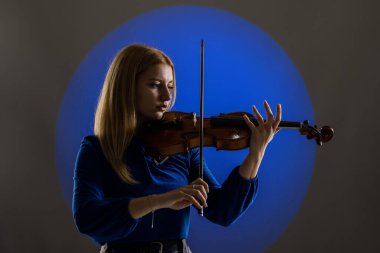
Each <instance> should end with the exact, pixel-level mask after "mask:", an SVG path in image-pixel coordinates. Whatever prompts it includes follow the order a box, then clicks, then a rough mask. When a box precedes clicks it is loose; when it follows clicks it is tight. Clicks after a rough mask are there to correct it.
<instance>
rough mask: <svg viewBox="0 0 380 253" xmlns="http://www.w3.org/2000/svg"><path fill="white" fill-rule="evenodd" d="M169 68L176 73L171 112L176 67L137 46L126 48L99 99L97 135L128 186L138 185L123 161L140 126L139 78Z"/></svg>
mask: <svg viewBox="0 0 380 253" xmlns="http://www.w3.org/2000/svg"><path fill="white" fill-rule="evenodd" d="M160 63H163V64H167V65H169V66H170V67H171V68H172V71H173V84H174V89H173V94H172V99H171V101H170V105H169V109H171V108H172V107H173V105H174V102H175V97H176V88H175V87H176V85H175V77H174V65H173V63H172V61H171V60H170V58H169V57H168V56H167V55H165V54H164V53H163V52H162V51H160V50H158V49H156V48H152V47H149V46H145V45H140V44H134V45H130V46H128V47H125V48H123V49H122V50H121V51H119V53H118V54H117V55H116V57H115V58H114V59H113V61H112V63H111V65H110V67H109V69H108V72H107V75H106V78H105V81H104V84H103V88H102V91H101V94H100V97H99V101H98V106H97V109H96V113H95V123H94V134H95V135H96V136H97V138H98V139H99V142H100V145H101V147H102V149H103V153H104V155H105V156H106V158H107V159H108V161H109V162H110V164H111V165H112V168H113V169H114V171H115V172H116V173H117V174H118V176H119V177H120V178H121V179H122V180H123V181H124V182H126V183H128V184H137V183H139V182H138V181H136V180H135V179H134V178H133V176H132V174H131V172H130V171H129V169H128V168H127V165H126V164H124V162H123V157H124V155H125V152H126V151H127V148H128V145H129V143H130V142H131V140H132V137H133V135H134V134H135V130H136V126H137V113H136V99H135V94H136V85H137V84H136V83H137V79H138V76H139V75H140V74H142V73H143V72H145V71H146V70H148V68H149V67H151V66H153V65H156V64H160Z"/></svg>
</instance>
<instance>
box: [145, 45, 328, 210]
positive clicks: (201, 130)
mask: <svg viewBox="0 0 380 253" xmlns="http://www.w3.org/2000/svg"><path fill="white" fill-rule="evenodd" d="M200 56H201V57H200V58H201V61H200V116H199V117H197V116H196V114H195V113H185V112H166V113H164V115H163V117H162V119H161V120H156V121H150V122H146V123H145V124H144V125H143V126H142V134H141V136H142V139H143V141H144V142H145V145H146V151H147V152H148V153H149V154H151V155H152V156H156V157H160V156H161V157H162V156H170V155H174V154H178V153H184V152H188V151H189V150H190V149H191V148H194V147H199V177H200V178H202V179H203V147H204V146H209V147H215V148H216V149H217V150H239V149H243V148H247V147H249V142H250V136H251V130H250V128H249V127H248V126H247V124H246V123H245V121H244V119H243V115H247V116H248V117H249V119H250V120H251V122H252V123H253V124H255V125H256V126H257V125H258V121H257V120H256V119H255V118H254V117H253V115H251V114H249V113H245V112H235V113H226V114H220V115H219V116H218V117H210V118H204V116H203V114H204V113H203V111H204V107H203V104H204V41H203V40H201V50H200ZM279 128H294V129H299V131H300V133H301V134H303V135H306V138H308V139H315V140H316V142H317V144H318V145H320V146H321V145H322V144H323V143H325V142H328V141H330V140H331V139H332V137H333V135H334V130H333V129H332V128H331V127H328V126H324V127H322V128H321V129H320V130H319V129H318V127H317V126H314V127H312V126H310V125H309V122H308V121H307V120H305V121H304V122H289V121H281V122H280V124H279ZM198 211H199V214H200V215H201V216H203V208H201V209H199V210H198Z"/></svg>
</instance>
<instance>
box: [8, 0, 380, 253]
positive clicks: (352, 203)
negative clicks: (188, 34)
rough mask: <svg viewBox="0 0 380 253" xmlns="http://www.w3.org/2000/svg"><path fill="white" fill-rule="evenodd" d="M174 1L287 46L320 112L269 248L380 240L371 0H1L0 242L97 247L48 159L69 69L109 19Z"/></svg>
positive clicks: (378, 34)
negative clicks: (326, 137) (303, 182)
mask: <svg viewBox="0 0 380 253" xmlns="http://www.w3.org/2000/svg"><path fill="white" fill-rule="evenodd" d="M174 4H201V5H206V6H212V7H217V8H220V9H224V10H227V11H230V12H232V13H234V14H236V15H240V16H241V17H242V18H245V19H246V20H248V21H250V22H252V23H254V24H255V25H258V26H259V27H261V28H262V29H263V30H264V31H266V32H267V33H268V34H270V35H271V36H272V37H273V38H274V39H275V40H276V41H277V42H278V43H279V44H280V45H281V46H282V47H283V48H284V49H285V50H286V51H287V53H288V54H289V56H290V57H291V58H292V59H293V61H294V63H295V64H296V66H297V67H298V69H299V71H300V73H301V75H302V77H303V78H304V81H305V83H306V85H307V88H308V90H309V94H310V96H311V99H312V102H313V105H314V109H315V113H316V120H317V122H318V123H319V124H321V125H322V124H330V125H332V126H333V127H334V129H335V130H336V136H335V139H334V141H333V142H331V143H329V144H327V145H326V146H325V147H323V149H318V152H317V160H316V166H315V171H314V175H313V178H312V181H311V185H310V188H309V191H308V193H307V196H306V198H305V201H304V203H303V204H302V206H301V208H300V209H299V212H298V214H297V215H296V217H295V218H294V220H293V221H292V222H291V224H290V225H289V227H288V229H287V230H286V232H285V233H284V234H283V235H282V236H281V237H280V238H279V240H278V241H276V242H275V243H274V244H273V245H272V246H271V247H270V248H269V249H268V250H267V251H266V252H267V253H274V252H276V253H285V252H325V253H328V252H355V253H357V252H380V233H379V231H378V228H379V225H380V218H379V215H378V214H379V213H380V212H379V203H378V202H379V199H380V198H379V196H378V195H379V194H378V193H379V190H378V183H377V180H378V179H379V174H380V172H379V163H378V160H377V159H378V157H377V155H378V145H377V144H378V141H379V133H378V132H377V130H379V129H380V128H379V119H378V115H379V113H378V110H379V106H378V102H377V101H378V100H379V99H377V96H378V93H379V91H380V88H379V86H378V85H379V84H380V78H379V73H380V68H379V66H380V64H379V63H380V62H379V57H380V46H379V43H380V31H379V28H380V17H378V16H377V14H378V12H379V10H380V8H379V4H378V3H377V2H376V1H369V0H351V1H349V0H348V1H343V0H342V1H336V0H332V1H326V0H323V1H310V0H307V1H306V0H287V1H284V0H268V1H225V0H224V1H157V0H150V1H126V0H123V1H81V0H77V1H73V0H69V1H41V0H35V1H28V0H20V1H11V0H9V1H6V0H1V1H0V64H1V65H0V111H1V115H0V116H1V124H0V133H1V142H0V143H1V150H0V151H1V152H0V157H1V160H0V252H98V250H99V249H98V248H97V247H96V245H95V244H94V243H91V242H90V241H89V240H88V239H87V238H85V236H83V235H81V234H79V233H78V232H77V231H76V228H75V226H74V223H73V221H72V217H71V212H70V209H69V207H67V205H66V203H65V201H64V197H63V193H62V191H61V189H60V185H59V182H58V176H57V173H56V167H55V152H54V144H55V143H54V134H55V126H56V119H57V114H58V110H59V107H60V103H61V100H62V97H63V94H64V91H65V88H66V87H67V84H68V82H69V80H70V78H71V76H72V75H73V73H74V71H75V69H76V68H77V66H78V65H79V63H80V62H81V60H82V59H83V58H84V56H85V55H86V53H87V52H89V51H90V50H91V49H92V47H93V46H94V45H96V44H97V42H98V41H99V40H100V39H102V38H103V37H104V36H105V35H106V34H107V33H109V32H110V31H111V30H112V29H113V28H115V27H116V26H118V25H120V24H121V23H123V22H125V21H126V20H128V19H130V18H131V17H134V16H136V15H139V14H140V13H142V12H145V11H148V10H152V9H154V8H157V7H163V6H169V5H174Z"/></svg>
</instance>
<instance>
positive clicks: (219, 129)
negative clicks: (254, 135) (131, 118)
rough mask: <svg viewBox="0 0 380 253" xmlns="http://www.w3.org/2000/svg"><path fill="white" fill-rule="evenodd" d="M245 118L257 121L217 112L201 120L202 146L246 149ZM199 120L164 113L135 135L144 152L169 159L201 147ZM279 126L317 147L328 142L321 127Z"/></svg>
mask: <svg viewBox="0 0 380 253" xmlns="http://www.w3.org/2000/svg"><path fill="white" fill-rule="evenodd" d="M244 115H247V116H248V117H249V118H250V120H251V121H252V122H253V123H254V124H255V125H257V124H258V123H257V120H256V119H255V118H254V117H253V116H252V115H251V114H249V113H245V112H233V113H221V114H220V115H219V116H218V117H210V118H204V119H203V146H206V147H215V148H216V149H217V150H240V149H244V148H247V147H249V143H250V135H251V130H250V128H249V127H248V126H247V124H246V123H245V121H244V119H243V116H244ZM200 120H201V119H200V118H199V117H196V114H195V113H186V112H176V111H172V112H166V113H165V114H164V116H163V118H162V119H161V120H154V121H149V122H146V123H145V124H144V125H143V126H142V128H141V132H140V133H139V135H140V136H141V137H142V139H143V141H144V143H145V146H146V150H147V152H148V153H149V154H150V155H152V156H156V157H158V156H170V155H174V154H179V153H186V152H189V150H190V149H192V148H194V147H200V146H201V140H200V131H201V127H200V125H201V124H200V123H201V122H200ZM279 127H281V128H294V129H299V130H300V133H301V134H303V135H306V137H307V138H308V139H316V141H317V144H319V145H322V143H323V142H327V141H329V140H330V139H331V138H332V137H333V129H332V128H330V127H323V128H322V130H321V132H320V131H318V129H317V128H316V126H315V127H310V126H309V125H308V122H307V121H304V122H303V123H302V122H289V121H281V122H280V125H279Z"/></svg>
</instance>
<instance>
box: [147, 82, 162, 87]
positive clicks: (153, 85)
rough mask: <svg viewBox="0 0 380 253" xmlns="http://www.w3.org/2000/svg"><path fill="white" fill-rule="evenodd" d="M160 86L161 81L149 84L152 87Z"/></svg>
mask: <svg viewBox="0 0 380 253" xmlns="http://www.w3.org/2000/svg"><path fill="white" fill-rule="evenodd" d="M159 86H160V84H159V83H150V84H149V87H152V88H158V87H159Z"/></svg>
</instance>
